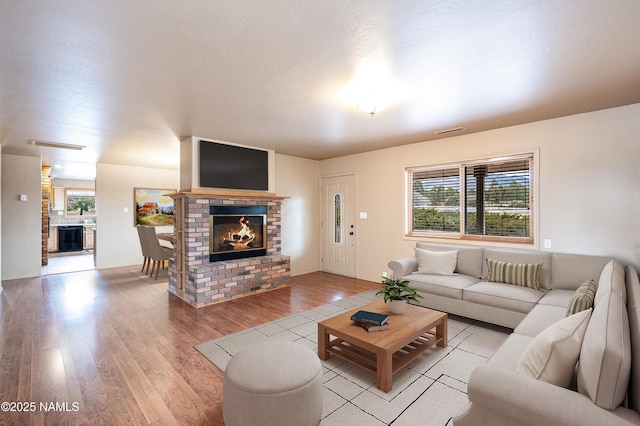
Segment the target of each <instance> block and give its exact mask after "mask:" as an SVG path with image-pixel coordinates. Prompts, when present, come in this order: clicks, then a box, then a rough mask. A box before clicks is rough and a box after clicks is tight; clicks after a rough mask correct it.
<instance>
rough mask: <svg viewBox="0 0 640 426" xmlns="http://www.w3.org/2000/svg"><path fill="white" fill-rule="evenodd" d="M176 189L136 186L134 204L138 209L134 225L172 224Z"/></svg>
mask: <svg viewBox="0 0 640 426" xmlns="http://www.w3.org/2000/svg"><path fill="white" fill-rule="evenodd" d="M176 192H177V191H176V190H175V189H153V188H134V189H133V193H134V194H133V204H134V206H135V209H136V215H135V223H134V226H138V225H148V226H172V225H173V223H174V220H173V217H174V215H173V213H174V211H173V198H171V197H169V196H168V194H174V193H176Z"/></svg>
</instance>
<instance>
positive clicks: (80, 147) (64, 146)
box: [29, 139, 86, 151]
mask: <svg viewBox="0 0 640 426" xmlns="http://www.w3.org/2000/svg"><path fill="white" fill-rule="evenodd" d="M29 145H33V146H44V147H47V148H62V149H73V150H76V151H82V150H83V149H85V148H86V146H85V145H73V144H70V143H60V142H47V141H37V140H35V139H31V140H30V141H29Z"/></svg>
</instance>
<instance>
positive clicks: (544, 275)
mask: <svg viewBox="0 0 640 426" xmlns="http://www.w3.org/2000/svg"><path fill="white" fill-rule="evenodd" d="M487 259H494V260H499V261H502V262H509V263H533V264H535V263H542V268H540V275H539V276H538V280H539V281H540V287H541V288H545V289H548V288H549V284H550V283H551V253H542V252H538V251H525V250H502V249H494V248H485V249H484V258H483V259H482V279H483V280H486V279H487V275H488V272H489V271H488V266H487Z"/></svg>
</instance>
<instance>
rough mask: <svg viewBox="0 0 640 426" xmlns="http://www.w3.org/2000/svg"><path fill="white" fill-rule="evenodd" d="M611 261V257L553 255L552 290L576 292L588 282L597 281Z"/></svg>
mask: <svg viewBox="0 0 640 426" xmlns="http://www.w3.org/2000/svg"><path fill="white" fill-rule="evenodd" d="M610 261H611V258H610V257H600V256H584V255H580V254H562V253H553V254H552V257H551V285H550V288H553V289H565V290H576V289H577V288H578V286H579V285H580V284H582V283H583V282H585V281H586V280H589V279H593V280H597V279H598V277H599V276H600V273H601V272H602V269H603V268H604V266H605V265H606V264H607V263H609V262H610Z"/></svg>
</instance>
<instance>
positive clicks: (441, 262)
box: [415, 248, 458, 275]
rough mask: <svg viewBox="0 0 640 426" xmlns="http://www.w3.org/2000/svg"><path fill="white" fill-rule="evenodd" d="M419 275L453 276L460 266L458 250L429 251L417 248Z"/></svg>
mask: <svg viewBox="0 0 640 426" xmlns="http://www.w3.org/2000/svg"><path fill="white" fill-rule="evenodd" d="M415 251H416V258H417V259H418V274H434V275H453V271H455V270H456V265H457V264H458V250H453V251H429V250H424V249H419V248H416V249H415Z"/></svg>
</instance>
